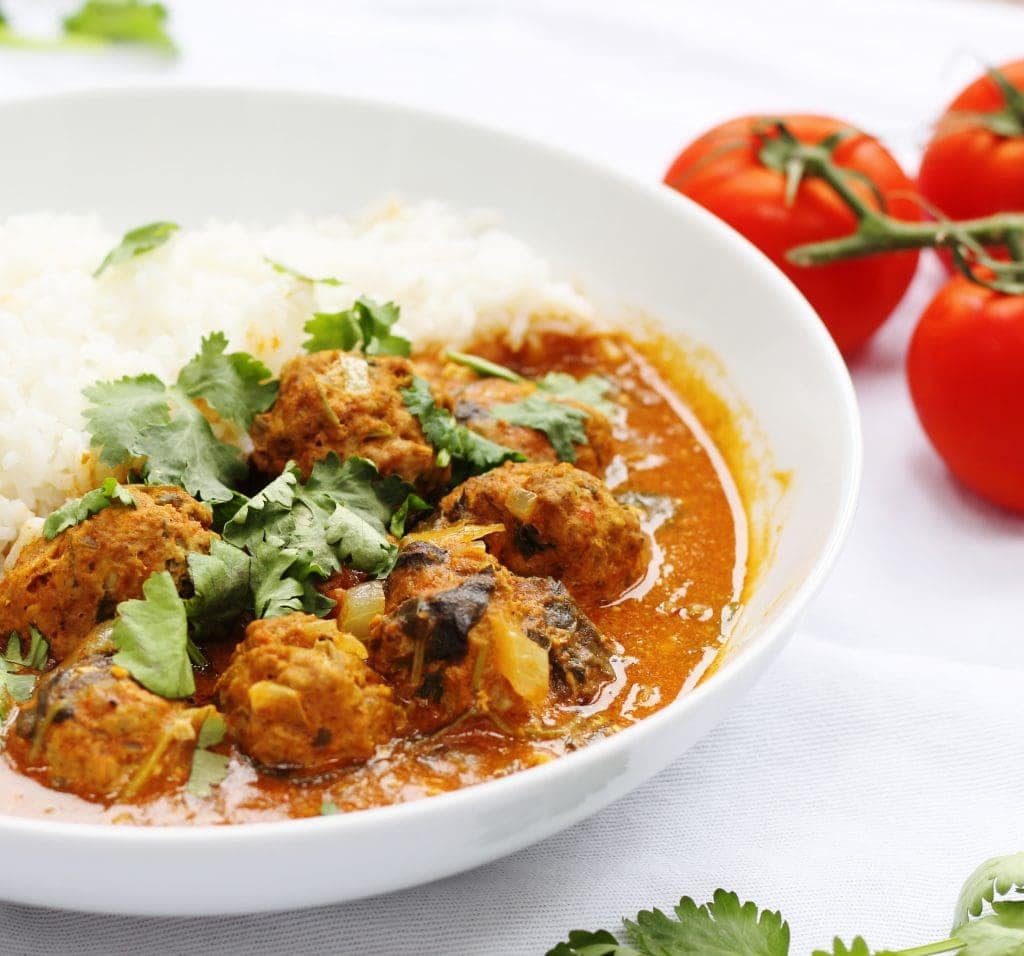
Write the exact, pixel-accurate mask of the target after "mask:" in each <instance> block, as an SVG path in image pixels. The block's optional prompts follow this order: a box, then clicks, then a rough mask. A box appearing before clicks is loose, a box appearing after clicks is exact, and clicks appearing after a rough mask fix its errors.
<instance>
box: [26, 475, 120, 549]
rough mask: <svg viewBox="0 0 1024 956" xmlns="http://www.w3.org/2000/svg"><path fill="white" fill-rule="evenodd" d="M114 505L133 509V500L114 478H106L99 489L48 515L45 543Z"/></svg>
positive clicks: (45, 527) (44, 531) (69, 502)
mask: <svg viewBox="0 0 1024 956" xmlns="http://www.w3.org/2000/svg"><path fill="white" fill-rule="evenodd" d="M114 504H119V505H124V506H125V507H127V508H134V507H135V499H134V498H133V497H132V496H131V494H130V493H129V492H128V490H127V489H126V488H124V487H123V486H122V485H120V484H118V482H117V480H116V479H115V478H106V479H104V481H103V484H102V485H100V486H99V488H94V489H93V490H92V491H90V492H88V493H87V494H84V495H82V497H81V498H72V499H71V500H70V501H68V502H65V503H64V504H63V505H61V506H60V507H59V508H58V509H57V510H56V511H54V512H53V513H52V514H50V515H49V517H47V519H46V521H44V522H43V537H45V538H46V540H47V541H52V540H53V539H54V538H56V537H57V535H59V534H60V533H61V532H62V531H67V529H68V528H73V527H74V526H75V525H77V524H81V523H82V522H83V521H85V520H86V519H87V518H89V517H91V516H92V515H94V514H97V513H98V512H100V511H102V510H103V509H104V508H109V507H110V506H111V505H114Z"/></svg>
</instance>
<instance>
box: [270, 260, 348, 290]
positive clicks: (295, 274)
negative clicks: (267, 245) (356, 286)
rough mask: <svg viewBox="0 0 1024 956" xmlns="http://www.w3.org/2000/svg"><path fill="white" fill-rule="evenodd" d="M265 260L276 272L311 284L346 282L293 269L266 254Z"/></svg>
mask: <svg viewBox="0 0 1024 956" xmlns="http://www.w3.org/2000/svg"><path fill="white" fill-rule="evenodd" d="M263 261H264V262H265V263H266V264H267V265H268V266H270V268H271V269H273V270H274V271H275V272H278V273H280V274H281V275H285V276H291V277H292V278H293V279H298V280H299V282H308V283H310V284H311V285H331V286H339V285H344V284H345V283H344V282H343V281H342V280H341V279H336V278H335V277H334V276H323V277H321V278H314V277H313V276H308V275H306V273H304V272H299V270H298V269H293V268H292V267H291V266H287V265H285V264H284V263H283V262H278V261H277V260H276V259H271V258H270V256H264V257H263Z"/></svg>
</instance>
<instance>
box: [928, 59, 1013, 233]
mask: <svg viewBox="0 0 1024 956" xmlns="http://www.w3.org/2000/svg"><path fill="white" fill-rule="evenodd" d="M999 70H1000V72H1001V73H1002V74H1003V75H1004V76H1005V77H1006V78H1007V79H1008V80H1009V81H1010V83H1011V84H1013V85H1014V86H1016V87H1017V88H1018V89H1024V60H1020V61H1018V62H1016V63H1009V64H1007V65H1006V66H1002V67H1000V68H999ZM1005 105H1006V103H1005V99H1004V97H1003V93H1002V92H1001V91H1000V89H999V87H998V86H997V85H996V83H995V81H994V80H993V79H992V78H991V77H989V76H983V77H981V78H979V79H977V80H975V81H974V82H973V83H972V84H971V85H970V86H968V87H967V88H966V89H965V90H963V91H962V92H961V93H960V95H959V96H957V97H956V99H954V100H953V102H952V103H950V104H949V106H948V107H947V109H946V113H945V114H944V115H943V117H942V119H940V120H939V122H938V124H937V126H936V130H935V135H934V136H933V137H932V140H931V142H930V143H929V144H928V148H927V149H926V150H925V153H924V156H923V158H922V160H921V170H920V172H919V173H918V177H917V181H918V187H919V188H920V190H921V194H922V195H923V196H924V197H925V198H926V199H927V200H928V201H929V202H930V203H932V204H933V205H935V206H936V207H938V209H939V210H940V211H941V212H943V213H944V214H945V215H947V216H949V217H950V218H952V219H971V218H974V217H976V216H989V215H992V214H994V213H997V212H1014V211H1017V212H1019V211H1024V136H1000V135H999V134H998V133H995V132H993V131H992V130H990V129H987V128H986V127H985V126H984V124H982V123H977V122H970V121H967V120H966V119H964V118H960V119H958V118H957V117H956V115H953V116H951V115H950V114H958V113H959V114H964V113H994V112H998V111H999V110H1002V109H1004V108H1005Z"/></svg>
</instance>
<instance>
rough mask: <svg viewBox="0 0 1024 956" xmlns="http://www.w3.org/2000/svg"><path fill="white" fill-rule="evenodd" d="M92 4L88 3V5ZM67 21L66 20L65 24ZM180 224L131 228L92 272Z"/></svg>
mask: <svg viewBox="0 0 1024 956" xmlns="http://www.w3.org/2000/svg"><path fill="white" fill-rule="evenodd" d="M89 5H90V4H86V6H87V7H88V6H89ZM104 6H119V4H104ZM66 23H67V21H65V24H66ZM179 228H180V226H179V225H178V224H177V223H176V222H151V223H149V224H148V225H146V226H138V227H137V228H135V229H130V230H128V232H126V233H125V234H124V236H122V238H121V241H120V242H119V243H118V244H117V245H116V246H114V248H113V249H111V250H110V252H108V253H107V254H106V256H105V257H104V259H103V261H102V262H101V263H100V264H99V266H98V267H97V269H96V271H95V272H94V273H93V274H92V275H93V278H94V279H98V278H99V277H100V276H101V275H102V274H103V273H104V272H105V271H106V270H107V269H109V268H110V267H111V266H114V265H117V264H118V263H119V262H125V261H126V260H128V259H134V258H135V257H136V256H141V255H143V254H144V253H147V252H152V251H153V250H154V249H157V248H159V247H160V246H162V245H163V244H164V243H165V242H167V240H168V239H170V238H171V236H172V235H174V233H175V232H177V231H178V229H179Z"/></svg>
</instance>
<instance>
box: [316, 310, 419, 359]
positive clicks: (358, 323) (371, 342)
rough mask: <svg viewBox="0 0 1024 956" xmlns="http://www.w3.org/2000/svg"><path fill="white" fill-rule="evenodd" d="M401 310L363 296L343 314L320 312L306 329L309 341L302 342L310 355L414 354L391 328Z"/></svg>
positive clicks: (409, 346) (407, 342) (406, 341)
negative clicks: (327, 352)
mask: <svg viewBox="0 0 1024 956" xmlns="http://www.w3.org/2000/svg"><path fill="white" fill-rule="evenodd" d="M400 314H401V310H400V309H399V308H398V306H397V305H395V303H394V302H385V303H383V305H382V304H381V303H379V302H375V301H374V300H373V299H370V298H368V297H366V296H360V297H359V298H358V299H356V301H355V302H354V303H352V308H351V309H344V310H342V311H341V312H317V313H316V314H315V315H314V316H313V318H311V319H310V320H309V321H308V322H307V323H306V324H305V325H304V326H303V330H304V331H305V332H308V333H309V338H308V339H306V341H305V342H303V343H302V347H303V348H304V349H305V350H306V351H307V352H323V351H325V350H327V349H341V350H342V351H345V352H349V351H351V350H352V349H355V348H358V349H359V350H360V351H361V352H362V353H363V354H364V355H402V356H407V355H409V353H410V352H411V351H412V343H411V342H410V341H409V340H408V339H406V338H403V337H402V336H401V335H395V334H394V333H393V332H392V331H391V328H392V326H393V325H394V324H395V323H396V322H397V321H398V319H399V316H400Z"/></svg>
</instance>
